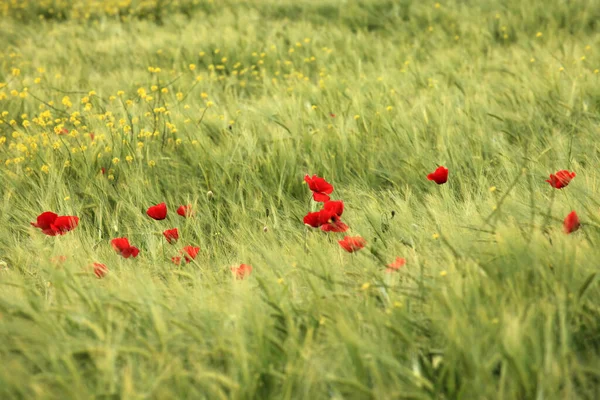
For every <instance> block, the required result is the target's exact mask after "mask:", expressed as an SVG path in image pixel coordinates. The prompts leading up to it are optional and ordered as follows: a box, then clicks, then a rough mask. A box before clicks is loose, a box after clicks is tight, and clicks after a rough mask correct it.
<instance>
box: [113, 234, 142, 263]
mask: <svg viewBox="0 0 600 400" xmlns="http://www.w3.org/2000/svg"><path fill="white" fill-rule="evenodd" d="M110 243H111V244H112V247H113V249H115V250H116V252H117V253H119V254H120V255H122V256H123V257H125V258H129V257H133V258H135V257H137V256H138V254H139V253H140V249H138V248H137V247H134V246H132V245H130V244H129V240H128V239H127V238H124V237H123V238H116V239H113V240H111V242H110Z"/></svg>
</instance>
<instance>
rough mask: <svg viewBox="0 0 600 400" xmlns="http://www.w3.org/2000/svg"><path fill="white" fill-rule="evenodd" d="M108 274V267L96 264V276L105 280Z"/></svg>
mask: <svg viewBox="0 0 600 400" xmlns="http://www.w3.org/2000/svg"><path fill="white" fill-rule="evenodd" d="M107 273H108V267H107V266H106V265H104V264H100V263H97V262H96V263H94V274H96V276H97V277H98V279H100V278H104V276H105V275H106V274H107Z"/></svg>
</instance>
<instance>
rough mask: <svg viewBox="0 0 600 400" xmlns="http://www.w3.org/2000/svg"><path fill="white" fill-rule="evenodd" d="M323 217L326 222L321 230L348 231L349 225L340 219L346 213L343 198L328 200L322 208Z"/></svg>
mask: <svg viewBox="0 0 600 400" xmlns="http://www.w3.org/2000/svg"><path fill="white" fill-rule="evenodd" d="M321 213H322V214H323V215H322V217H321V218H322V219H325V220H326V222H325V223H323V224H322V225H321V230H322V231H324V232H346V231H347V230H348V229H349V228H348V225H346V224H345V223H343V222H342V221H341V220H340V217H341V216H342V214H343V213H344V202H343V201H341V200H337V201H328V202H326V203H325V204H324V205H323V210H321Z"/></svg>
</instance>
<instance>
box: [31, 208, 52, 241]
mask: <svg viewBox="0 0 600 400" xmlns="http://www.w3.org/2000/svg"><path fill="white" fill-rule="evenodd" d="M56 218H58V214H55V213H53V212H51V211H46V212H43V213H41V214H40V215H38V217H37V220H36V222H31V226H34V227H36V228H40V229H41V230H42V232H44V233H45V234H46V235H50V236H54V235H56V232H54V229H52V224H53V223H54V221H56Z"/></svg>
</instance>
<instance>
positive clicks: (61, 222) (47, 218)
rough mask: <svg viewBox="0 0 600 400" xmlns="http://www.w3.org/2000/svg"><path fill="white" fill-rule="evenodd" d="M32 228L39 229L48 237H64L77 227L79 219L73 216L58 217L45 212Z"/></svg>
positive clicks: (32, 223) (33, 223)
mask: <svg viewBox="0 0 600 400" xmlns="http://www.w3.org/2000/svg"><path fill="white" fill-rule="evenodd" d="M31 225H32V226H35V227H36V228H40V229H41V230H42V232H43V233H45V234H46V235H48V236H56V235H64V234H65V233H67V232H69V231H72V230H73V229H75V228H76V227H77V225H79V218H78V217H74V216H69V215H65V216H60V217H59V216H58V214H56V213H53V212H50V211H46V212H43V213H41V214H40V215H39V216H38V217H37V220H36V222H31Z"/></svg>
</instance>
